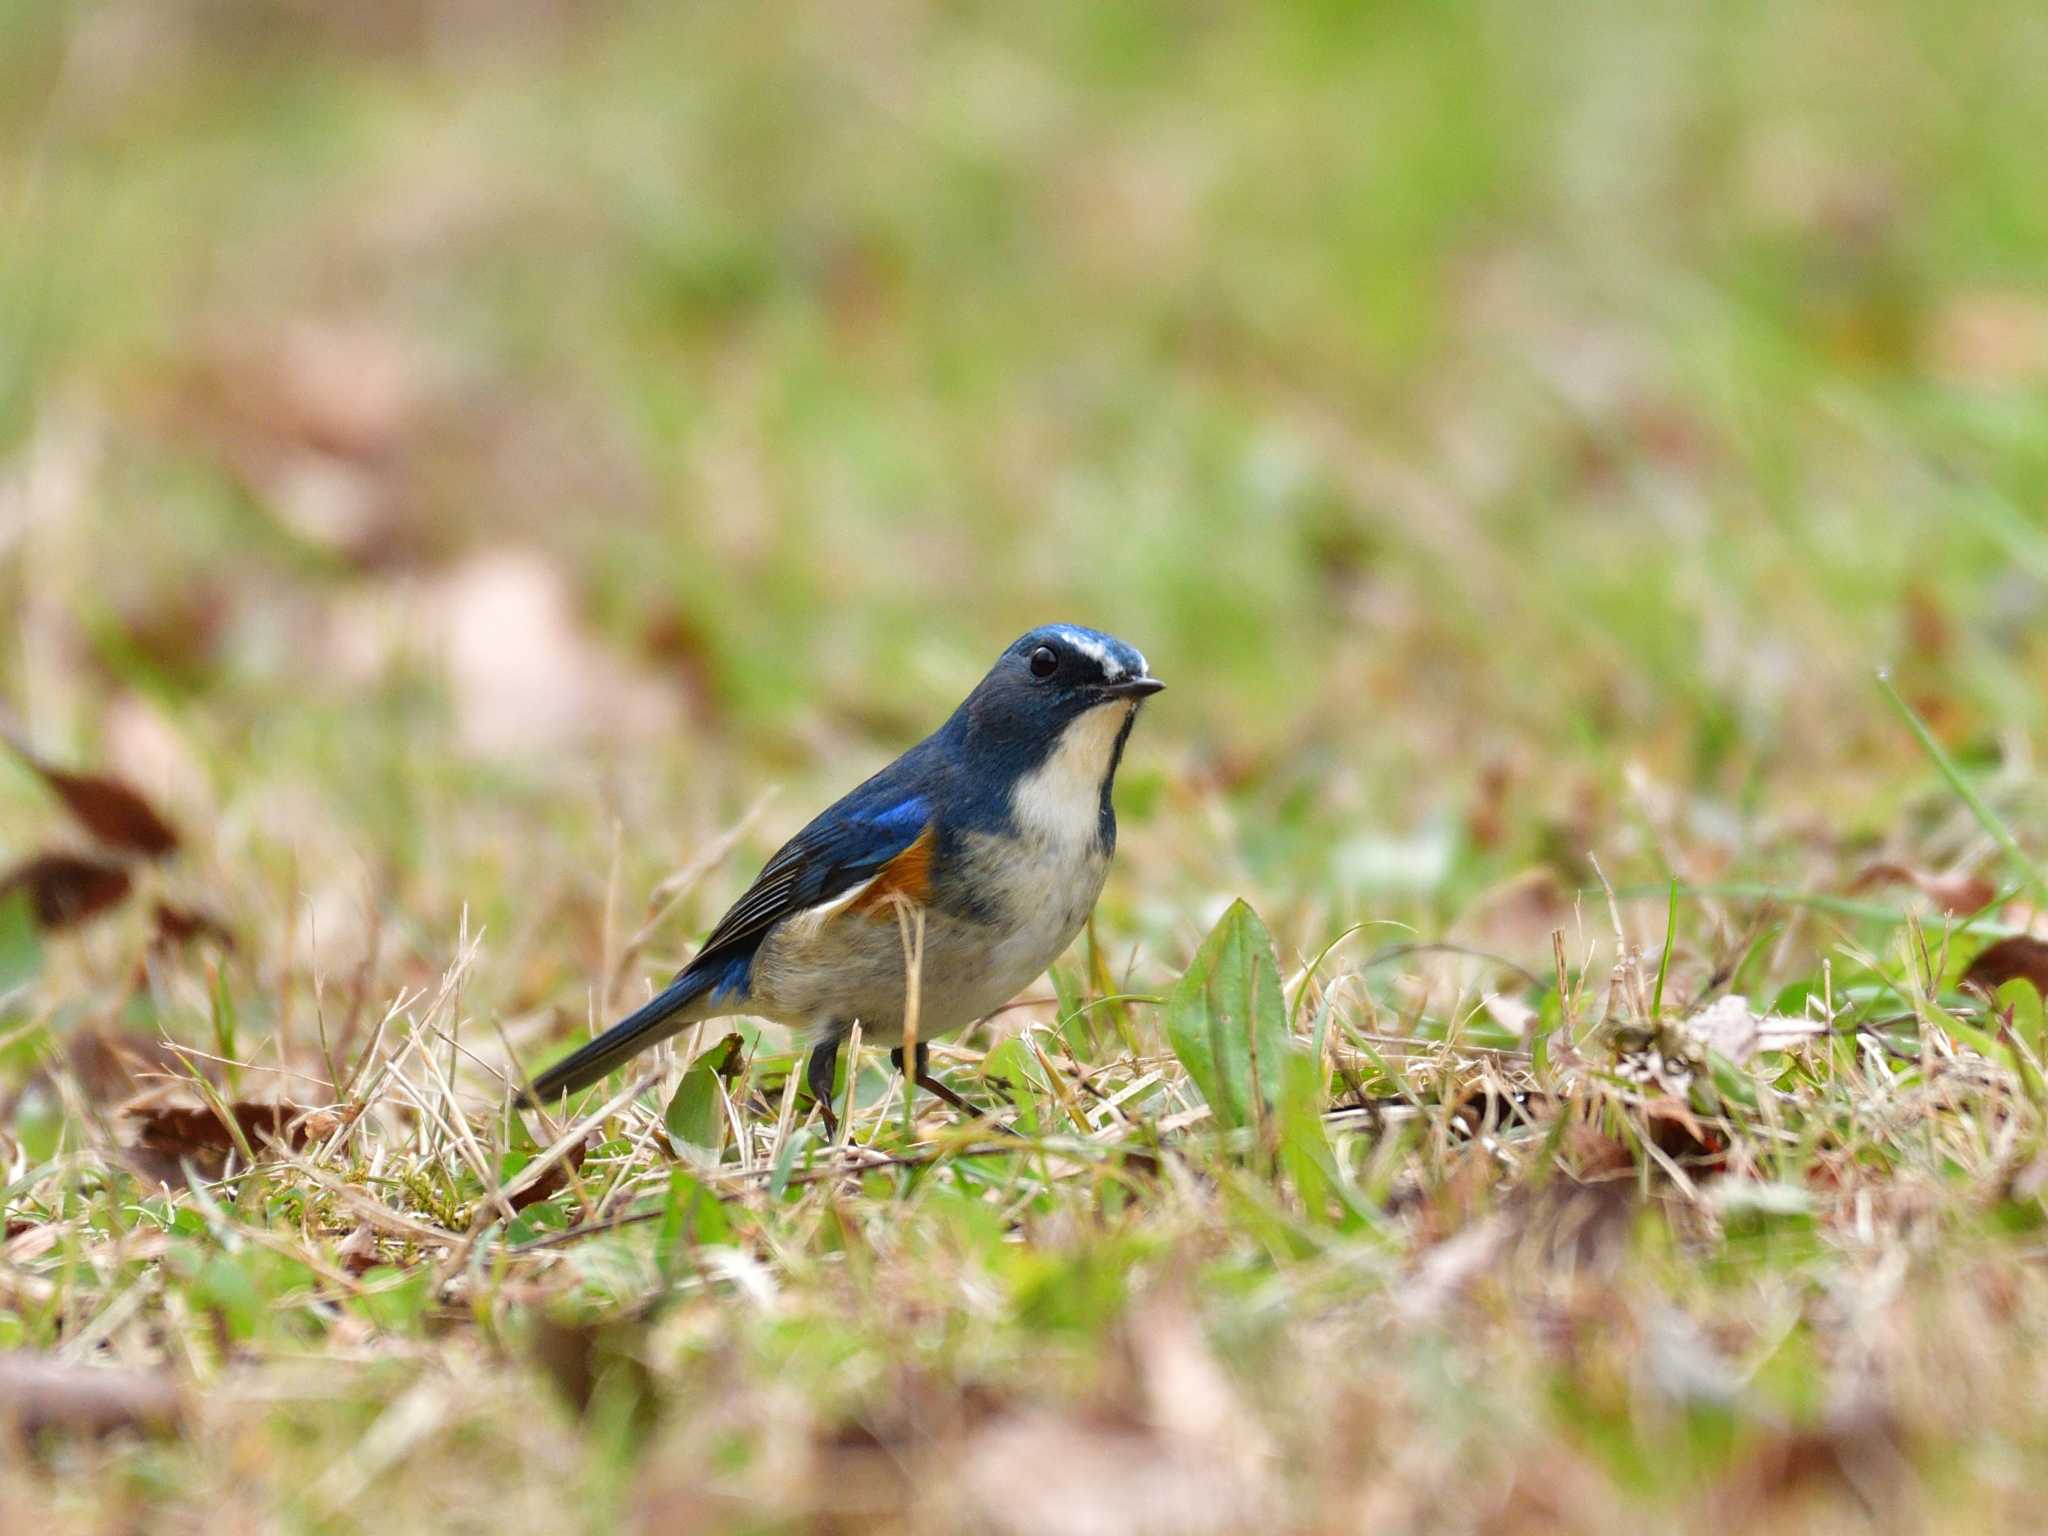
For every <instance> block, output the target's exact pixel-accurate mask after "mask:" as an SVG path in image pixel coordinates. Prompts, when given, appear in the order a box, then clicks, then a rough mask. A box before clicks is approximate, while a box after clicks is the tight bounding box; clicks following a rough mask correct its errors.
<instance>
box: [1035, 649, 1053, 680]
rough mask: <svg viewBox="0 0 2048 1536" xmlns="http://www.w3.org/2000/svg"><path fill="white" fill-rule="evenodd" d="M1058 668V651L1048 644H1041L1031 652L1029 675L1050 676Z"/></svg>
mask: <svg viewBox="0 0 2048 1536" xmlns="http://www.w3.org/2000/svg"><path fill="white" fill-rule="evenodd" d="M1059 669H1060V653H1059V652H1058V651H1056V650H1054V649H1053V648H1052V647H1051V646H1049V645H1041V646H1040V647H1039V648H1038V649H1037V650H1035V651H1033V652H1032V653H1031V675H1032V676H1033V677H1051V676H1052V675H1053V673H1055V672H1057V671H1059Z"/></svg>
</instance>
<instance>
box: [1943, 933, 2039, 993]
mask: <svg viewBox="0 0 2048 1536" xmlns="http://www.w3.org/2000/svg"><path fill="white" fill-rule="evenodd" d="M2008 981H2028V982H2032V983H2033V986H2034V990H2035V991H2036V992H2038V993H2040V994H2041V995H2042V997H2044V998H2048V940H2042V939H2033V938H2013V939H2000V940H1999V941H1998V942H1997V943H1996V944H1993V945H1992V946H1991V947H1990V948H1989V949H1986V950H1984V951H1982V952H1981V953H1979V954H1978V956H1977V958H1976V959H1974V960H1972V961H1971V962H1970V965H1969V969H1968V970H1966V971H1964V972H1963V980H1962V985H1963V986H1965V987H1968V988H1971V989H1972V990H1974V991H1977V992H1981V993H1983V994H1984V995H1985V996H1986V997H1990V996H1991V995H1992V994H1994V993H1995V992H1997V991H1998V989H1999V988H2000V987H2002V986H2004V985H2005V984H2006V983H2007V982H2008Z"/></svg>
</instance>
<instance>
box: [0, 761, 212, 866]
mask: <svg viewBox="0 0 2048 1536" xmlns="http://www.w3.org/2000/svg"><path fill="white" fill-rule="evenodd" d="M0 739H4V740H5V741H6V743H7V745H8V746H9V747H10V748H12V749H13V751H14V755H15V756H16V757H18V758H20V759H21V761H22V763H23V764H24V765H25V766H26V767H27V768H28V770H29V771H30V772H31V773H33V774H35V775H36V777H37V778H39V779H41V780H42V781H43V782H44V783H45V784H47V785H49V786H50V790H51V792H52V793H53V794H55V795H56V796H57V798H58V799H60V800H62V801H63V802H64V808H65V809H66V810H68V811H69V812H70V813H71V815H72V817H73V819H74V820H76V821H77V822H78V824H79V825H80V826H82V827H84V828H85V830H86V831H88V832H90V833H91V834H92V835H93V836H94V837H95V838H97V839H98V840H99V841H100V842H102V843H104V844H106V845H107V846H108V847H109V848H118V849H121V850H122V851H123V852H126V853H138V854H141V855H142V856H143V857H144V858H151V859H160V858H163V857H164V856H165V855H167V854H171V853H175V852H177V849H178V834H177V833H175V832H173V831H172V830H171V829H170V827H169V825H167V824H166V823H165V821H164V819H163V818H162V817H161V816H159V815H157V813H156V811H155V810H154V809H153V808H152V807H151V806H150V803H149V802H148V801H147V800H145V799H143V798H142V796H141V795H139V794H137V793H136V792H135V791H134V790H132V789H130V788H129V787H128V786H127V785H126V784H123V783H122V782H121V781H120V780H119V779H114V778H109V777H107V776H105V775H103V774H95V773H72V772H70V771H69V770H67V769H63V768H59V767H57V766H56V765H55V764H54V763H50V762H47V761H45V760H44V759H43V758H42V757H41V756H40V755H38V754H37V753H36V751H35V750H34V749H33V748H32V747H30V746H29V744H28V743H27V741H25V740H24V739H23V738H22V737H21V736H20V735H19V734H17V733H16V732H14V731H12V730H6V729H0Z"/></svg>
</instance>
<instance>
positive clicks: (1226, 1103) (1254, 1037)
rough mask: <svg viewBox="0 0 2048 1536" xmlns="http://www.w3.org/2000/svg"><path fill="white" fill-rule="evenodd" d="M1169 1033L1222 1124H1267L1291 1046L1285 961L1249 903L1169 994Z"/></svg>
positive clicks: (1238, 907) (1235, 908) (1227, 920)
mask: <svg viewBox="0 0 2048 1536" xmlns="http://www.w3.org/2000/svg"><path fill="white" fill-rule="evenodd" d="M1166 1034H1167V1038H1168V1039H1169V1040H1170V1041H1171V1042H1172V1043H1173V1053H1174V1055H1176V1056H1178V1057H1179V1058H1180V1060H1181V1065H1183V1066H1184V1067H1186V1068H1187V1069H1188V1075H1189V1076H1190V1077H1192V1078H1193V1079H1194V1080H1195V1086H1196V1087H1197V1088H1199V1089H1201V1091H1202V1097H1203V1098H1204V1099H1206V1100H1208V1102H1209V1107H1210V1109H1211V1110H1212V1111H1213V1112H1214V1114H1215V1116H1216V1123H1217V1124H1218V1125H1219V1126H1221V1127H1222V1128H1223V1129H1225V1130H1234V1129H1236V1128H1237V1127H1238V1126H1243V1125H1260V1124H1264V1123H1265V1122H1266V1121H1267V1118H1268V1116H1269V1115H1270V1114H1271V1113H1272V1112H1274V1111H1276V1110H1277V1109H1278V1108H1279V1106H1280V1104H1281V1102H1282V1099H1283V1096H1284V1094H1285V1092H1286V1083H1287V1058H1288V1056H1289V1054H1290V1052H1291V1050H1292V1041H1291V1039H1290V1037H1289V1035H1288V1032H1287V1009H1286V1005H1285V1003H1284V1002H1283V1001H1282V999H1281V995H1280V962H1279V959H1278V958H1277V957H1276V956H1275V955H1274V953H1273V940H1272V938H1271V937H1270V936H1269V935H1268V934H1267V932H1266V925H1265V924H1264V923H1262V922H1260V921H1259V917H1258V914H1257V913H1256V912H1254V911H1252V909H1251V908H1250V907H1249V906H1248V905H1246V904H1245V903H1244V902H1243V901H1241V900H1240V901H1234V902H1232V903H1231V904H1230V910H1229V911H1227V912H1225V913H1224V914H1223V917H1222V920H1221V921H1220V922H1218V923H1217V924H1216V926H1215V928H1214V929H1213V930H1211V932H1210V934H1209V937H1208V938H1206V939H1204V940H1203V941H1202V947H1201V948H1200V949H1198V950H1196V951H1195V958H1194V962H1193V964H1191V965H1190V966H1189V967H1188V969H1187V974H1186V975H1184V976H1182V977H1181V979H1180V980H1179V981H1178V982H1177V983H1176V984H1175V985H1174V988H1173V991H1172V992H1171V993H1169V994H1168V995H1167V999H1166Z"/></svg>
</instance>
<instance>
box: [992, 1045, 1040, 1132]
mask: <svg viewBox="0 0 2048 1536" xmlns="http://www.w3.org/2000/svg"><path fill="white" fill-rule="evenodd" d="M981 1072H982V1076H984V1077H993V1078H996V1079H997V1080H999V1081H1001V1082H1003V1083H1005V1084H1007V1085H1008V1086H1009V1090H1010V1102H1011V1103H1013V1104H1015V1105H1016V1106H1017V1124H1018V1126H1019V1128H1020V1129H1022V1130H1023V1132H1024V1134H1025V1135H1027V1136H1036V1135H1037V1134H1038V1131H1039V1120H1038V1085H1037V1084H1036V1083H1035V1082H1034V1081H1033V1080H1032V1076H1031V1065H1030V1052H1028V1051H1026V1050H1025V1049H1024V1043H1023V1042H1022V1041H1021V1040H1019V1039H1018V1038H1017V1037H1016V1036H1015V1035H1012V1036H1011V1037H1010V1038H1009V1039H1007V1040H1005V1041H1004V1042H1003V1043H1002V1044H1001V1045H999V1046H997V1047H996V1048H995V1049H994V1050H992V1051H990V1052H989V1053H988V1055H987V1056H986V1057H985V1058H984V1059H983V1061H982V1063H981Z"/></svg>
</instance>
